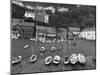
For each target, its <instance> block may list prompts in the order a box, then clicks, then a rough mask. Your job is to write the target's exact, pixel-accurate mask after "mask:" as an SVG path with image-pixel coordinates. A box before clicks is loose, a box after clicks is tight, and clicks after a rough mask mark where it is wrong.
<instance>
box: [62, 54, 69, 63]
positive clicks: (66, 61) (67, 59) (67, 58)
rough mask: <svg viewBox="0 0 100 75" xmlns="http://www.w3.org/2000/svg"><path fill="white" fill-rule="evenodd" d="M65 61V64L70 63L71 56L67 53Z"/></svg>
mask: <svg viewBox="0 0 100 75" xmlns="http://www.w3.org/2000/svg"><path fill="white" fill-rule="evenodd" d="M63 62H64V64H65V65H66V64H68V63H69V56H68V55H66V56H65V57H64V61H63Z"/></svg>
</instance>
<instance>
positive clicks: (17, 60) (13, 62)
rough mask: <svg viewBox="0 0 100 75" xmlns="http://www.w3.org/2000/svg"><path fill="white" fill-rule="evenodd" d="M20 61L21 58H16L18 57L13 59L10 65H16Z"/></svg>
mask: <svg viewBox="0 0 100 75" xmlns="http://www.w3.org/2000/svg"><path fill="white" fill-rule="evenodd" d="M21 59H22V56H18V57H13V58H12V61H11V63H12V64H16V63H19V62H20V61H21Z"/></svg>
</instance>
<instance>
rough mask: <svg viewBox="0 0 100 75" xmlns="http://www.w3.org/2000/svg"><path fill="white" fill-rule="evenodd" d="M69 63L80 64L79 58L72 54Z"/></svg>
mask: <svg viewBox="0 0 100 75" xmlns="http://www.w3.org/2000/svg"><path fill="white" fill-rule="evenodd" d="M69 61H70V63H71V64H76V63H77V62H78V56H77V54H75V53H74V54H72V55H71V56H70V57H69Z"/></svg>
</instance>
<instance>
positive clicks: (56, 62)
mask: <svg viewBox="0 0 100 75" xmlns="http://www.w3.org/2000/svg"><path fill="white" fill-rule="evenodd" d="M60 60H61V58H60V56H58V55H56V56H54V59H53V63H54V64H59V63H60Z"/></svg>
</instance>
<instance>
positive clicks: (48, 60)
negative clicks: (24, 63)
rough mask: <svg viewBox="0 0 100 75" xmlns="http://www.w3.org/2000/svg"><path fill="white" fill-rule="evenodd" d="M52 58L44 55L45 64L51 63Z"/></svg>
mask: <svg viewBox="0 0 100 75" xmlns="http://www.w3.org/2000/svg"><path fill="white" fill-rule="evenodd" d="M52 60H53V58H52V56H48V57H46V58H45V65H49V64H51V63H52Z"/></svg>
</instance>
